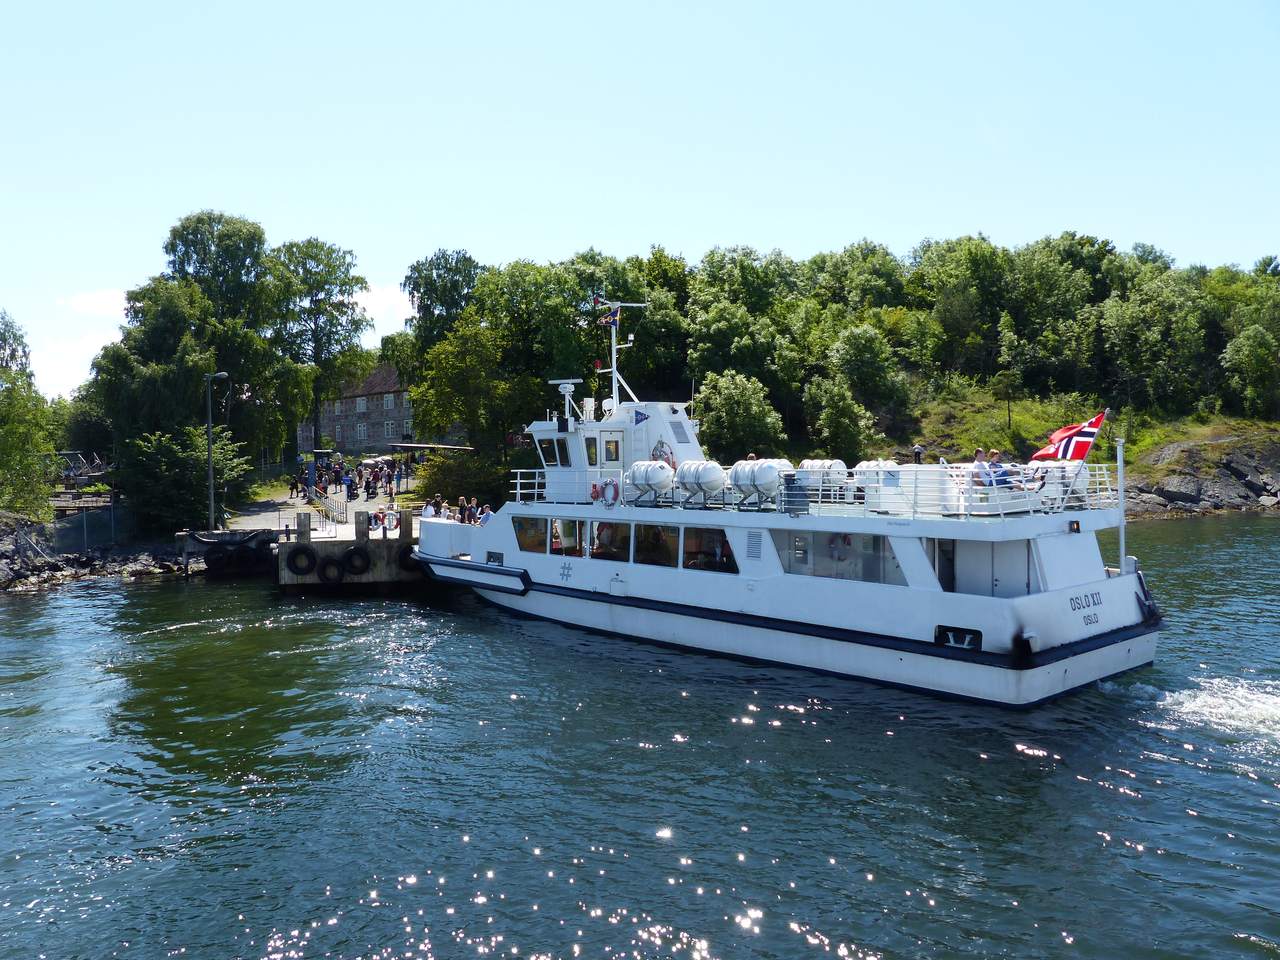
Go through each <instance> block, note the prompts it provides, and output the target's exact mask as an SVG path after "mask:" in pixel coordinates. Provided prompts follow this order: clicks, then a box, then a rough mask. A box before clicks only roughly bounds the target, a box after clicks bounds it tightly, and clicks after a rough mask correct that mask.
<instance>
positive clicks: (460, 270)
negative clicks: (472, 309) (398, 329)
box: [400, 249, 485, 353]
mask: <svg viewBox="0 0 1280 960" xmlns="http://www.w3.org/2000/svg"><path fill="white" fill-rule="evenodd" d="M484 270H485V268H484V267H483V266H481V265H480V264H479V263H478V262H477V261H476V260H475V258H473V257H472V256H471V254H469V253H467V251H465V250H444V249H441V250H437V251H436V252H435V253H433V254H432V255H431V256H429V257H425V258H423V259H422V260H418V261H415V262H414V263H412V264H410V265H409V270H408V272H407V273H405V275H404V281H403V282H402V283H401V284H400V289H401V290H403V291H404V292H405V293H407V294H408V295H409V304H410V306H412V307H413V316H412V317H410V318H409V319H407V320H406V321H405V326H406V327H408V328H409V329H410V330H411V331H412V332H413V336H414V339H415V340H417V342H418V348H419V350H420V351H421V352H423V353H425V352H426V351H427V350H429V349H430V348H431V346H432V345H433V344H435V343H438V342H439V341H440V339H441V338H442V337H443V336H444V335H445V334H446V333H448V332H449V330H450V328H451V327H452V326H453V325H454V324H455V323H457V322H458V318H459V317H461V316H462V311H463V310H465V309H466V308H467V304H469V303H470V302H471V294H472V292H473V291H474V290H475V287H476V281H477V280H478V279H479V278H480V274H481V273H483V272H484Z"/></svg>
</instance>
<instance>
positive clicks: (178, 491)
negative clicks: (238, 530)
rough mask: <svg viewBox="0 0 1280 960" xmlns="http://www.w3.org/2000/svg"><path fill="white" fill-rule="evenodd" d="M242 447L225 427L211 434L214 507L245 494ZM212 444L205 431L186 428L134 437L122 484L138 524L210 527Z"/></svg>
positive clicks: (163, 528) (165, 529) (167, 528)
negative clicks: (209, 483)
mask: <svg viewBox="0 0 1280 960" xmlns="http://www.w3.org/2000/svg"><path fill="white" fill-rule="evenodd" d="M240 451H241V445H240V444H238V443H235V442H234V441H233V440H232V439H231V432H230V431H229V430H228V429H227V428H226V427H225V426H219V427H217V428H215V430H214V432H213V486H214V503H215V511H217V512H220V511H221V510H222V507H223V505H224V504H225V503H226V500H227V498H232V499H237V498H239V497H241V496H243V494H244V491H245V487H246V481H247V477H248V475H249V471H250V463H249V461H248V459H246V458H245V457H243V456H241V453H240ZM207 456H208V446H207V438H206V436H205V431H204V430H202V429H201V428H199V427H187V428H185V429H182V430H179V431H177V432H175V433H146V434H143V435H142V436H140V437H137V438H135V439H133V440H130V441H129V443H128V445H127V447H126V450H125V454H124V461H123V466H124V469H123V470H121V471H120V488H121V490H122V491H123V492H124V494H125V495H126V496H127V497H128V498H129V502H130V503H131V504H132V505H133V508H134V513H135V515H136V516H137V518H138V522H139V525H140V526H141V527H142V528H143V529H145V530H147V531H150V532H156V533H169V532H172V531H174V530H177V529H180V528H183V527H186V528H189V529H193V530H202V529H204V527H206V526H207V525H208V509H209V499H208V498H209V486H208V472H207V471H208V466H207V464H208V460H207Z"/></svg>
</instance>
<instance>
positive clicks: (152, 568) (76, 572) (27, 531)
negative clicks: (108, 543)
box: [0, 514, 204, 593]
mask: <svg viewBox="0 0 1280 960" xmlns="http://www.w3.org/2000/svg"><path fill="white" fill-rule="evenodd" d="M189 569H190V572H191V573H192V574H196V573H200V574H203V573H204V561H203V560H201V559H199V558H198V557H193V558H192V560H191V564H190V568H189ZM181 576H183V567H182V557H181V555H180V554H178V553H177V552H176V551H175V550H174V549H173V547H172V545H169V546H165V545H164V544H133V545H130V546H124V547H102V548H99V549H96V550H88V551H77V552H74V553H58V552H57V551H56V550H55V549H54V548H53V546H52V544H51V543H50V542H49V539H48V537H47V534H46V530H45V528H44V525H43V524H40V523H35V522H33V521H30V520H27V519H24V518H22V517H16V516H14V515H12V514H0V591H8V592H14V593H22V592H29V591H35V590H43V589H46V588H48V587H56V586H60V585H61V584H64V583H71V582H73V581H76V580H85V579H89V578H96V577H121V578H125V579H137V578H142V577H161V578H175V577H181Z"/></svg>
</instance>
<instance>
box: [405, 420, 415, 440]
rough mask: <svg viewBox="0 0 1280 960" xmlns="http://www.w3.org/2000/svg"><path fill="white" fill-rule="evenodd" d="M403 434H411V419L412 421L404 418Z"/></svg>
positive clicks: (409, 435) (408, 435)
mask: <svg viewBox="0 0 1280 960" xmlns="http://www.w3.org/2000/svg"><path fill="white" fill-rule="evenodd" d="M404 435H405V436H406V437H412V436H413V421H412V420H406V421H405V422H404Z"/></svg>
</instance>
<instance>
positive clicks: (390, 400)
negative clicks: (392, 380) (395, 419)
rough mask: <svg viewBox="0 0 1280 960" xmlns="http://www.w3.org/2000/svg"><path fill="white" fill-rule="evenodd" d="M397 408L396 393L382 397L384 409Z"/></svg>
mask: <svg viewBox="0 0 1280 960" xmlns="http://www.w3.org/2000/svg"><path fill="white" fill-rule="evenodd" d="M395 408H396V395H395V394H394V393H384V394H383V395H382V409H383V410H394V409H395Z"/></svg>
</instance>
